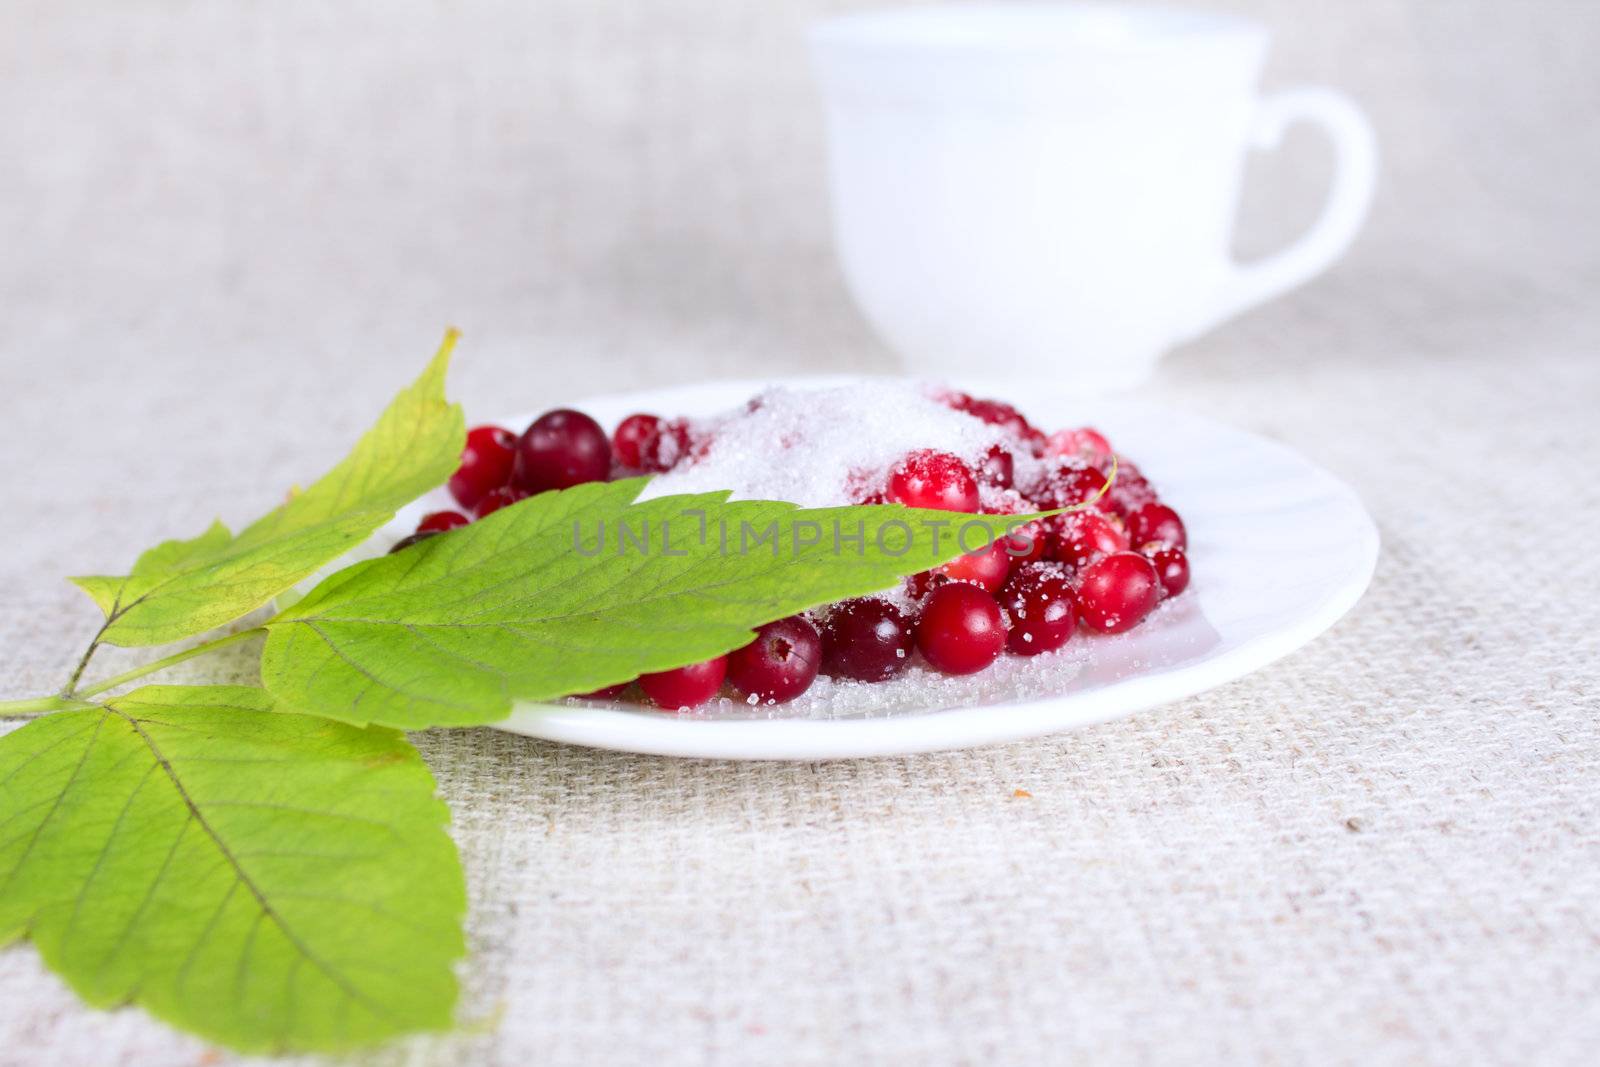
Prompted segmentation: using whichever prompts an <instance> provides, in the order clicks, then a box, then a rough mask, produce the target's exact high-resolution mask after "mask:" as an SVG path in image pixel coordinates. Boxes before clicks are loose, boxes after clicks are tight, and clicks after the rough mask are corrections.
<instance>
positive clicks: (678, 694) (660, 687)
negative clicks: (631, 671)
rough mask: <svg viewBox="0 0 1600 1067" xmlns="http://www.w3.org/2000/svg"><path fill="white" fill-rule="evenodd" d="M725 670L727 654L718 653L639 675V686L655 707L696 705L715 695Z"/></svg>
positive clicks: (676, 708) (670, 707)
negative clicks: (696, 660)
mask: <svg viewBox="0 0 1600 1067" xmlns="http://www.w3.org/2000/svg"><path fill="white" fill-rule="evenodd" d="M727 674H728V658H727V657H726V656H718V657H717V658H716V659H708V660H706V661H705V662H704V663H691V664H689V666H687V667H678V668H676V669H674V670H670V671H660V672H658V673H656V674H645V675H640V677H639V688H640V689H643V690H644V695H645V696H647V697H649V698H650V699H651V700H652V701H654V702H655V704H656V706H657V707H660V708H663V709H665V710H667V711H679V710H682V709H684V708H697V707H699V706H700V705H701V704H704V703H705V702H706V701H708V700H710V699H711V698H712V697H714V696H716V695H717V691H718V690H719V689H721V688H722V680H723V678H725V677H727Z"/></svg>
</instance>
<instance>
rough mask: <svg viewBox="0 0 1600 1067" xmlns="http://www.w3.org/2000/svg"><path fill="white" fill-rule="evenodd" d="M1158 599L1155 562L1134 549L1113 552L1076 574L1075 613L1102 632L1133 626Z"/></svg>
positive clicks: (1119, 630) (1158, 587)
mask: <svg viewBox="0 0 1600 1067" xmlns="http://www.w3.org/2000/svg"><path fill="white" fill-rule="evenodd" d="M1160 599H1161V579H1160V577H1159V576H1158V575H1157V574H1156V568H1155V564H1153V563H1151V562H1150V561H1149V560H1148V559H1145V558H1144V557H1143V556H1141V555H1139V553H1137V552H1113V553H1112V554H1111V555H1109V556H1106V557H1104V558H1102V559H1099V560H1096V561H1095V562H1093V563H1091V564H1089V566H1087V567H1085V568H1084V569H1083V571H1082V572H1080V573H1079V575H1078V615H1079V617H1080V618H1082V619H1083V622H1084V625H1086V626H1088V627H1089V628H1090V629H1091V630H1098V631H1100V632H1101V633H1103V634H1120V633H1122V632H1123V631H1124V630H1131V629H1133V628H1134V627H1135V626H1137V625H1139V623H1140V622H1141V621H1142V620H1143V619H1144V617H1145V616H1146V615H1148V614H1150V611H1151V609H1152V608H1154V607H1155V606H1156V602H1157V601H1158V600H1160Z"/></svg>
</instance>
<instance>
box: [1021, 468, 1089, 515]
mask: <svg viewBox="0 0 1600 1067" xmlns="http://www.w3.org/2000/svg"><path fill="white" fill-rule="evenodd" d="M1105 484H1106V476H1105V475H1104V474H1102V473H1101V472H1100V471H1099V470H1097V469H1096V468H1094V467H1087V466H1083V465H1082V464H1080V463H1078V462H1077V461H1076V460H1071V461H1065V462H1058V463H1057V465H1056V466H1055V467H1054V468H1052V469H1050V470H1049V471H1047V472H1046V473H1045V475H1044V476H1043V477H1042V478H1041V479H1040V480H1039V482H1038V484H1036V485H1035V486H1033V491H1032V493H1031V494H1030V495H1031V496H1032V497H1033V499H1034V500H1036V501H1037V502H1038V504H1039V507H1040V508H1042V509H1044V510H1047V511H1048V510H1052V509H1054V508H1070V507H1072V506H1073V505H1075V504H1085V503H1088V502H1089V501H1092V500H1094V499H1095V498H1096V496H1097V494H1099V493H1100V490H1102V489H1104V488H1105Z"/></svg>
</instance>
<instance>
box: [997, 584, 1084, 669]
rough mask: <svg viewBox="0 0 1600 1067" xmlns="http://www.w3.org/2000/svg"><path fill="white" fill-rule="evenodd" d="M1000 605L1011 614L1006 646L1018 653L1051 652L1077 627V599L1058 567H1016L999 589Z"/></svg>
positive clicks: (1029, 654) (1024, 654) (1030, 654)
mask: <svg viewBox="0 0 1600 1067" xmlns="http://www.w3.org/2000/svg"><path fill="white" fill-rule="evenodd" d="M1000 606H1001V607H1003V608H1005V609H1006V614H1007V615H1009V616H1010V617H1011V630H1010V632H1009V633H1008V634H1007V635H1006V648H1008V649H1010V650H1011V651H1012V652H1015V653H1017V654H1018V655H1020V656H1037V655H1038V654H1039V653H1041V652H1054V651H1055V650H1056V649H1058V648H1060V647H1061V646H1062V645H1064V644H1066V643H1067V642H1068V641H1069V640H1071V638H1072V632H1073V630H1075V629H1077V626H1078V600H1077V597H1076V596H1074V595H1073V592H1072V585H1071V583H1069V582H1068V581H1067V579H1066V576H1065V575H1063V574H1062V573H1061V570H1060V568H1058V567H1052V566H1050V565H1049V564H1029V565H1028V566H1025V567H1019V568H1017V570H1016V571H1015V572H1014V573H1013V574H1012V575H1011V577H1010V578H1009V579H1007V581H1006V584H1005V588H1004V589H1002V590H1000Z"/></svg>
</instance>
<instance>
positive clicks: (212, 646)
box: [78, 626, 266, 697]
mask: <svg viewBox="0 0 1600 1067" xmlns="http://www.w3.org/2000/svg"><path fill="white" fill-rule="evenodd" d="M262 633H266V627H264V626H257V627H255V628H253V629H250V630H240V631H239V632H238V633H236V634H227V635H226V636H223V637H218V638H215V639H213V640H210V641H203V642H201V643H200V644H198V645H195V646H194V647H193V648H186V649H184V650H183V651H182V652H174V653H173V654H172V655H170V656H167V657H165V658H163V659H158V660H156V661H155V662H154V663H146V664H145V665H144V666H142V667H135V668H134V669H133V670H131V671H124V672H122V673H121V674H119V675H117V676H116V677H114V678H107V679H106V680H105V681H103V682H97V683H95V684H94V685H91V686H90V687H89V688H87V689H85V690H83V691H82V692H81V693H79V694H78V696H80V697H92V696H94V695H95V694H97V693H104V692H105V691H106V690H108V689H115V688H116V687H117V686H119V685H126V684H127V683H128V682H131V681H134V680H135V679H138V678H143V677H144V676H145V675H147V674H154V673H156V672H157V671H164V670H166V669H167V668H168V667H173V666H176V665H177V664H179V663H182V662H183V661H184V660H186V659H193V658H195V657H196V656H203V655H205V654H206V653H207V652H215V651H216V650H217V649H219V648H222V647H224V646H226V645H231V644H235V643H237V642H239V641H243V640H245V639H246V638H250V637H255V636H256V635H257V634H262Z"/></svg>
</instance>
